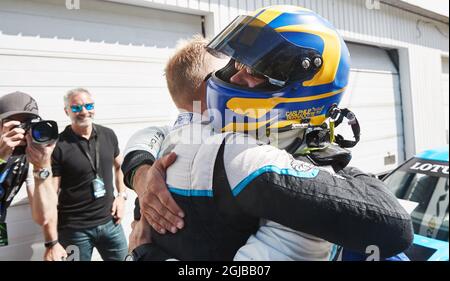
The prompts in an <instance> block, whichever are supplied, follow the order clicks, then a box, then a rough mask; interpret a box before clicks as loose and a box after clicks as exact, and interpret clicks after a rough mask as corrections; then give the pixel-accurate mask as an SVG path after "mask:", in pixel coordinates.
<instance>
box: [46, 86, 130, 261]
mask: <svg viewBox="0 0 450 281" xmlns="http://www.w3.org/2000/svg"><path fill="white" fill-rule="evenodd" d="M64 111H65V113H66V115H67V116H69V118H70V120H71V124H70V125H68V126H67V127H66V128H65V130H64V131H63V132H62V133H61V134H60V135H59V141H58V144H57V146H56V148H55V150H54V152H53V155H52V171H53V177H54V179H55V181H56V183H57V184H56V186H57V187H58V189H59V195H58V224H57V228H58V237H59V238H58V240H59V241H55V243H56V242H59V243H61V244H62V245H63V246H64V247H68V246H70V245H74V246H77V247H78V250H79V254H80V256H79V258H80V260H82V261H89V260H91V257H92V251H93V248H94V247H95V248H97V250H98V252H99V253H100V255H101V257H102V258H103V260H123V259H124V257H125V255H126V253H127V243H126V238H125V235H124V232H123V229H122V226H121V224H120V222H121V220H122V218H123V216H124V211H125V200H126V199H127V195H126V192H125V189H126V187H125V185H124V184H123V174H122V172H121V170H120V165H121V163H122V156H121V154H120V151H119V145H118V140H117V137H116V135H115V133H114V132H113V131H112V130H111V129H109V128H106V127H104V126H100V125H98V124H94V123H93V119H94V115H95V104H94V100H93V98H92V96H91V94H90V93H89V92H88V90H86V89H83V88H77V89H73V90H70V91H69V92H68V93H67V94H66V95H65V96H64ZM113 169H114V175H115V185H116V188H117V192H118V195H117V197H114V191H113V187H114V184H113ZM55 227H56V226H55Z"/></svg>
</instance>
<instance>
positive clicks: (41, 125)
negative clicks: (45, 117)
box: [31, 121, 58, 144]
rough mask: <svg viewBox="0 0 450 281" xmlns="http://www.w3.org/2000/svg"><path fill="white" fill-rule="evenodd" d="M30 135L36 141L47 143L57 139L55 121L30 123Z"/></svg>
mask: <svg viewBox="0 0 450 281" xmlns="http://www.w3.org/2000/svg"><path fill="white" fill-rule="evenodd" d="M31 136H32V138H33V140H34V141H35V142H36V143H40V144H47V143H51V142H54V141H56V140H57V139H58V125H57V124H56V122H55V121H41V122H37V123H34V124H32V127H31Z"/></svg>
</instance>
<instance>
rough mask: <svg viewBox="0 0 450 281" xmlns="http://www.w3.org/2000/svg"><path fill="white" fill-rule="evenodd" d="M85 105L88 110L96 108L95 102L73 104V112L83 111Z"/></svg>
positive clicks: (71, 107)
mask: <svg viewBox="0 0 450 281" xmlns="http://www.w3.org/2000/svg"><path fill="white" fill-rule="evenodd" d="M83 106H84V108H86V110H88V111H89V110H93V109H94V103H86V104H77V105H71V106H70V109H71V110H72V112H73V113H78V112H81V111H82V110H83Z"/></svg>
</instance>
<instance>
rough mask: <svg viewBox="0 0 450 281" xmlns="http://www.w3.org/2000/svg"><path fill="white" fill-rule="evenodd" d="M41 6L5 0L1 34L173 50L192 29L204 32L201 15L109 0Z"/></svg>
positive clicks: (0, 15)
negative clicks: (71, 5)
mask: <svg viewBox="0 0 450 281" xmlns="http://www.w3.org/2000/svg"><path fill="white" fill-rule="evenodd" d="M41 2H42V3H36V2H30V1H23V0H19V1H12V0H2V1H1V2H0V18H1V21H0V34H3V35H14V36H22V37H26V36H29V37H39V38H49V39H67V40H74V41H80V42H97V43H108V44H118V45H126V46H144V47H157V48H174V47H175V46H176V42H177V40H178V39H179V38H181V37H183V35H185V34H186V33H191V30H190V29H192V26H195V27H198V30H192V34H194V33H198V32H199V31H200V30H201V29H200V28H201V21H200V20H201V19H200V17H199V16H193V15H187V14H181V13H175V12H168V11H161V10H155V9H148V8H139V7H134V6H128V5H122V4H117V3H111V2H106V1H92V0H82V1H81V2H80V3H81V6H80V9H79V10H75V9H73V10H69V9H67V8H66V6H65V3H64V1H60V0H59V1H56V0H46V1H41ZM197 21H198V25H197ZM17 23H20V24H17ZM191 23H194V24H191Z"/></svg>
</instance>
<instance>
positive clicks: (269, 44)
mask: <svg viewBox="0 0 450 281" xmlns="http://www.w3.org/2000/svg"><path fill="white" fill-rule="evenodd" d="M208 49H209V50H210V51H211V53H212V54H215V53H217V52H219V53H222V54H225V55H227V56H229V57H232V58H233V59H235V60H236V61H239V62H241V63H243V64H245V65H247V66H249V67H251V68H253V69H254V70H255V71H257V72H259V73H261V74H263V75H265V76H267V77H269V78H271V79H275V80H278V81H281V82H292V81H302V80H308V79H311V78H312V77H313V76H314V74H315V73H317V71H318V70H319V69H320V66H321V65H320V66H319V67H316V66H315V65H314V64H313V61H314V59H316V58H318V57H319V58H320V57H321V56H320V53H319V52H318V51H316V50H314V49H311V48H305V47H301V46H298V45H295V44H292V43H290V42H289V41H287V40H286V39H285V38H284V37H283V36H281V35H280V34H279V33H278V32H276V31H275V30H273V29H272V28H271V27H270V26H269V25H267V24H266V23H264V22H262V21H260V20H259V19H256V18H254V17H250V16H239V17H237V18H236V19H235V20H234V21H233V22H231V23H230V24H229V25H228V26H227V27H226V28H225V29H224V30H223V31H222V32H221V33H220V34H219V35H217V36H216V37H215V38H214V39H213V40H212V41H211V42H210V43H209V44H208ZM304 60H309V67H308V68H305V67H304V66H303V65H302V62H303V61H304Z"/></svg>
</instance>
